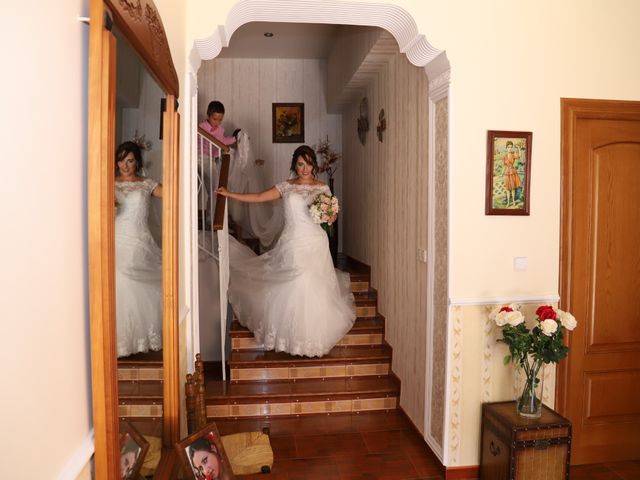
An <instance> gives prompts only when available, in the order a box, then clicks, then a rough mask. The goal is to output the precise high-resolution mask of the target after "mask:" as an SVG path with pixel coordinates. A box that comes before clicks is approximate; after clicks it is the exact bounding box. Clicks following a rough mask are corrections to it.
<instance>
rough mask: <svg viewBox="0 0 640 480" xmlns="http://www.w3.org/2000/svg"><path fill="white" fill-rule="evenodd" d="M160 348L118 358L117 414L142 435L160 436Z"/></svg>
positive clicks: (161, 370)
mask: <svg viewBox="0 0 640 480" xmlns="http://www.w3.org/2000/svg"><path fill="white" fill-rule="evenodd" d="M162 375H163V369H162V351H159V352H148V353H138V354H136V355H131V356H129V357H124V358H120V359H118V417H119V418H120V420H129V421H130V422H131V423H132V424H133V425H134V426H135V427H136V429H137V430H138V431H139V432H140V433H141V434H143V435H155V436H161V435H162V398H163V392H162V388H163V377H162Z"/></svg>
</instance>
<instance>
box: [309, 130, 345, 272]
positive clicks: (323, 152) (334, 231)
mask: <svg viewBox="0 0 640 480" xmlns="http://www.w3.org/2000/svg"><path fill="white" fill-rule="evenodd" d="M314 150H315V151H316V153H317V154H318V160H319V161H318V172H319V173H326V174H327V177H328V180H329V181H328V183H329V189H330V190H331V193H332V194H333V193H335V190H334V189H333V176H334V175H335V173H336V171H337V170H338V160H340V154H339V153H337V152H336V151H334V150H333V149H332V148H331V142H330V141H329V137H328V136H327V137H326V139H325V140H324V141H321V142H320V143H318V144H317V145H316V146H315V147H314ZM329 250H330V252H331V258H332V259H333V264H334V265H337V263H338V224H337V223H335V224H334V225H333V226H332V228H331V235H329Z"/></svg>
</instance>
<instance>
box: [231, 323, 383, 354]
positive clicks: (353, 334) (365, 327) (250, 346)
mask: <svg viewBox="0 0 640 480" xmlns="http://www.w3.org/2000/svg"><path fill="white" fill-rule="evenodd" d="M229 333H230V335H231V349H232V350H233V351H241V350H263V347H262V345H259V344H258V343H256V339H255V338H254V337H253V333H251V331H249V329H248V328H245V327H243V326H242V325H240V323H239V322H238V321H234V322H233V323H232V324H231V330H230V331H229ZM383 341H384V317H383V316H382V315H377V316H375V317H363V318H357V319H356V322H355V323H354V325H353V328H352V329H351V330H350V331H349V333H347V335H346V336H345V337H344V338H343V339H342V340H340V342H338V345H337V346H339V347H347V346H356V345H360V346H366V345H368V346H373V345H381V344H382V343H383Z"/></svg>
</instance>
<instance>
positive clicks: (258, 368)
mask: <svg viewBox="0 0 640 480" xmlns="http://www.w3.org/2000/svg"><path fill="white" fill-rule="evenodd" d="M228 365H229V367H230V369H231V371H230V379H231V381H232V382H241V381H249V382H251V381H254V382H255V381H279V380H280V381H282V380H290V381H296V380H303V379H312V378H316V379H322V378H339V377H364V376H382V375H387V374H388V373H389V372H390V370H391V348H390V347H389V346H388V345H386V344H385V345H380V346H377V347H334V348H333V349H331V351H330V352H329V353H328V354H327V355H325V356H323V357H321V358H308V357H300V356H293V355H289V354H286V353H283V352H274V351H268V352H264V351H251V352H232V353H231V358H230V360H229V362H228Z"/></svg>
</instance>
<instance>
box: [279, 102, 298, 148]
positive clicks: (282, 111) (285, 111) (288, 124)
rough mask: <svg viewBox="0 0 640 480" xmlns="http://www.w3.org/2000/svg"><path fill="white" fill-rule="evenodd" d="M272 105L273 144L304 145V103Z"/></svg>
mask: <svg viewBox="0 0 640 480" xmlns="http://www.w3.org/2000/svg"><path fill="white" fill-rule="evenodd" d="M272 105H273V106H272V114H271V125H272V126H273V143H304V103H274V104H272Z"/></svg>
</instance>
